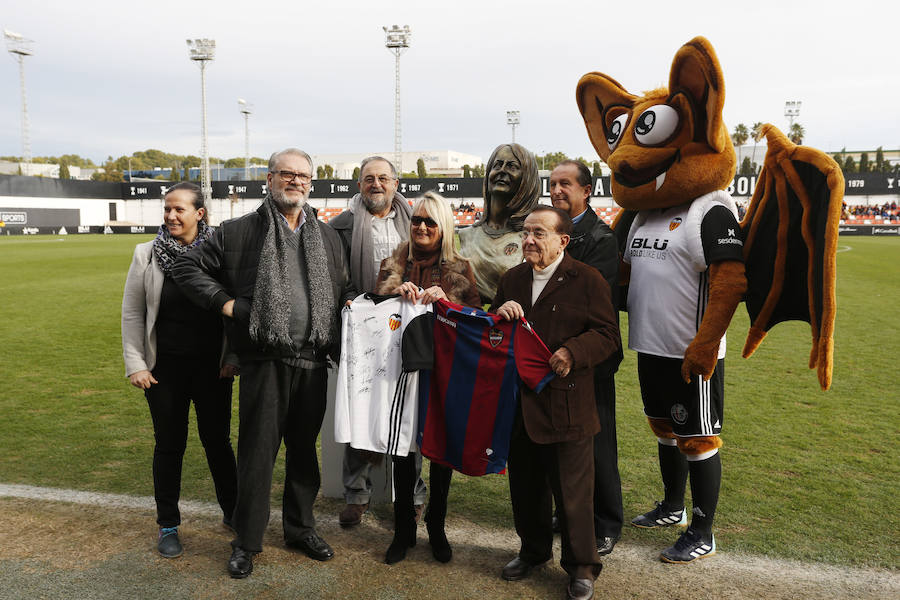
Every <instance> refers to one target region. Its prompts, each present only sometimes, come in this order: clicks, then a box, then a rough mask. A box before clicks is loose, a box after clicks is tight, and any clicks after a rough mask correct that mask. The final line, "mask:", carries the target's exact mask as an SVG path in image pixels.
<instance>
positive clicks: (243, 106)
mask: <svg viewBox="0 0 900 600" xmlns="http://www.w3.org/2000/svg"><path fill="white" fill-rule="evenodd" d="M238 107H239V108H238V110H239V111H241V114H242V115H244V179H246V180H249V179H250V113H251V112H253V105H252V104H250V103H249V102H247V101H246V100H244V99H243V98H238Z"/></svg>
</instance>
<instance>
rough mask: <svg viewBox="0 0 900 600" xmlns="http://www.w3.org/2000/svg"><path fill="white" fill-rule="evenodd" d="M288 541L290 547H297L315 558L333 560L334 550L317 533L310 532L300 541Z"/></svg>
mask: <svg viewBox="0 0 900 600" xmlns="http://www.w3.org/2000/svg"><path fill="white" fill-rule="evenodd" d="M286 543H287V546H288V547H289V548H296V549H297V550H300V551H302V552H303V553H304V554H306V555H307V556H308V557H310V558H314V559H315V560H331V559H332V558H334V550H332V549H331V546H329V545H328V543H327V542H326V541H325V540H323V539H322V538H320V537H319V535H318V534H316V533H310V534H309V535H307V536H306V537H304V538H301V539H300V540H298V541H293V540H291V541H288V542H286Z"/></svg>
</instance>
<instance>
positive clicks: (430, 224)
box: [409, 215, 438, 229]
mask: <svg viewBox="0 0 900 600" xmlns="http://www.w3.org/2000/svg"><path fill="white" fill-rule="evenodd" d="M409 222H410V223H412V226H413V227H418V226H419V225H421V224H422V223H425V227H427V228H428V229H434V228H435V227H437V226H438V224H437V221H435V220H434V219H432V218H431V217H420V216H418V215H417V216H414V217H411V218H410V220H409Z"/></svg>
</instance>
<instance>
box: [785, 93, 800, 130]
mask: <svg viewBox="0 0 900 600" xmlns="http://www.w3.org/2000/svg"><path fill="white" fill-rule="evenodd" d="M800 104H801V101H800V100H789V101H787V102H785V103H784V116H786V117H787V118H788V135H790V129H791V127H793V126H794V119H795V118H796V117H799V116H800Z"/></svg>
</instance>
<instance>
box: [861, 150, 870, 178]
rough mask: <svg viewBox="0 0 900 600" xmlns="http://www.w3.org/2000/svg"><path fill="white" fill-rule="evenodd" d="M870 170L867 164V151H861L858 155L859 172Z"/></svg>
mask: <svg viewBox="0 0 900 600" xmlns="http://www.w3.org/2000/svg"><path fill="white" fill-rule="evenodd" d="M871 170H872V169H871V166H870V165H869V153H868V152H863V153H862V154H861V155H860V157H859V172H860V173H868V172H869V171H871Z"/></svg>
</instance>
